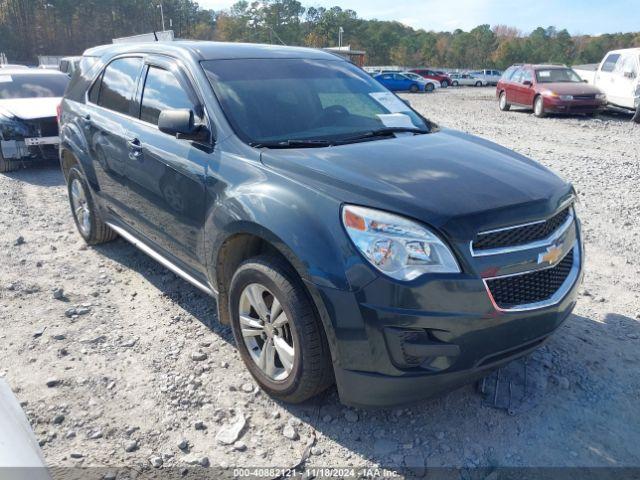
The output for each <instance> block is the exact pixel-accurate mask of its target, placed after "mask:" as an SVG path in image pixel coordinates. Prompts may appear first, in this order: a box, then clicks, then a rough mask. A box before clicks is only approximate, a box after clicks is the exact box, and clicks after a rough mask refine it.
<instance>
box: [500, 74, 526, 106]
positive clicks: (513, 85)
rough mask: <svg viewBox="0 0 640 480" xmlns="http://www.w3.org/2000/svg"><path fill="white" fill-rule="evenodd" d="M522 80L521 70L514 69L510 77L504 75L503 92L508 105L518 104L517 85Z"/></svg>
mask: <svg viewBox="0 0 640 480" xmlns="http://www.w3.org/2000/svg"><path fill="white" fill-rule="evenodd" d="M521 78H522V68H516V69H515V71H514V72H513V73H511V75H509V74H507V75H505V79H504V82H505V91H506V92H507V102H508V103H518V102H517V100H516V99H517V98H518V85H519V82H520V79H521Z"/></svg>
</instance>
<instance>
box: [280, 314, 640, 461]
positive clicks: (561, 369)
mask: <svg viewBox="0 0 640 480" xmlns="http://www.w3.org/2000/svg"><path fill="white" fill-rule="evenodd" d="M638 338H640V322H639V321H637V320H634V319H632V318H630V317H626V316H624V315H619V314H614V313H610V314H607V315H606V316H605V318H604V321H602V322H601V321H597V320H594V319H591V318H588V317H585V316H580V315H571V317H570V318H569V319H568V320H567V322H566V323H565V324H564V325H563V326H562V327H561V328H560V329H559V330H558V331H557V332H556V333H555V334H554V335H553V336H552V337H551V339H550V340H549V342H548V343H547V344H546V345H544V346H543V347H541V348H539V349H538V350H536V351H535V352H533V353H532V354H530V355H529V356H528V357H526V358H522V359H518V360H515V361H513V362H511V363H509V364H507V365H505V366H504V367H502V368H501V369H500V370H499V371H494V372H491V373H489V374H488V375H487V377H486V378H485V381H484V385H483V384H482V382H477V383H476V384H473V385H467V386H464V387H462V388H459V389H457V390H454V391H452V392H449V393H447V394H445V395H442V396H439V397H435V398H432V399H428V400H425V401H423V402H420V403H417V404H413V405H409V406H405V407H398V408H387V409H351V408H346V407H344V406H342V405H340V403H339V401H338V395H337V392H336V390H335V388H332V389H330V390H328V391H327V392H325V393H324V394H322V395H320V396H319V397H317V398H315V399H312V400H310V401H308V402H307V403H305V404H302V405H293V406H292V405H286V404H282V403H280V402H278V403H279V404H280V405H281V406H282V407H283V408H286V409H287V410H288V411H289V412H290V413H291V414H292V415H293V416H295V417H298V418H300V419H301V420H303V421H305V422H307V423H309V424H310V425H311V426H312V427H313V428H314V429H315V430H316V431H318V432H321V433H322V435H323V436H324V437H328V438H330V439H331V440H333V441H334V442H336V443H338V444H340V445H341V446H342V447H344V448H346V449H348V450H350V451H352V452H354V453H357V454H358V455H361V456H362V457H363V458H365V459H367V460H368V461H370V462H374V463H377V464H379V465H381V466H383V467H388V468H400V469H402V470H404V469H406V468H411V467H415V466H416V465H415V464H416V462H417V463H418V464H421V462H422V461H423V460H424V461H425V462H426V463H427V464H428V465H431V466H444V467H455V468H469V469H472V470H473V469H477V468H478V467H499V466H501V465H507V464H508V465H513V466H518V465H522V466H527V465H530V464H527V463H526V461H524V460H522V459H519V458H518V457H517V456H514V457H513V458H511V457H508V458H505V455H506V454H507V450H509V451H512V450H518V449H522V450H526V449H528V448H530V445H528V444H527V441H526V440H524V441H523V435H522V432H523V431H530V432H532V433H531V434H533V435H538V436H540V437H541V438H542V439H544V440H542V441H543V442H549V443H550V445H554V446H555V447H556V448H558V449H562V448H566V440H567V432H566V431H565V430H563V428H566V429H568V428H569V426H570V428H571V429H573V430H572V432H573V433H572V435H574V436H573V437H572V442H574V443H573V444H572V447H571V450H572V453H571V456H570V457H566V458H565V460H562V461H564V462H566V465H573V466H576V465H577V466H579V465H588V466H594V465H596V466H613V465H618V466H619V465H624V464H625V462H627V464H629V463H628V462H629V458H632V456H633V455H632V453H630V455H629V458H616V449H615V448H614V447H613V445H616V443H617V442H618V441H619V438H620V437H619V435H620V428H622V427H619V428H616V427H613V428H611V430H610V431H605V432H603V431H602V430H601V429H599V428H596V427H594V426H593V424H590V423H588V422H582V420H581V419H583V418H595V417H598V416H599V417H601V418H600V420H601V421H602V422H608V421H609V422H611V424H613V423H620V421H621V420H620V419H619V418H618V417H619V416H618V415H617V413H616V412H615V410H613V409H611V408H610V405H612V404H617V402H631V401H632V400H633V398H634V388H635V385H636V384H635V383H634V382H629V381H628V371H629V370H628V369H629V368H632V367H633V365H634V363H637V362H638V360H639V358H638V357H639V355H638V354H637V350H635V349H634V347H633V345H637V343H635V344H632V343H630V342H638ZM620 342H626V343H624V345H623V346H624V347H626V348H619V349H618V350H616V347H617V346H618V344H619V343H620ZM612 356H613V357H620V361H615V362H611V361H610V360H611V357H612ZM496 387H497V391H496ZM602 412H610V414H605V415H603V414H602ZM622 422H623V423H624V420H622ZM632 423H634V422H632ZM635 423H636V425H628V426H627V427H626V429H628V431H629V432H633V431H635V432H636V433H635V434H631V433H629V434H630V435H632V436H635V438H633V442H634V444H637V442H640V433H638V432H640V418H639V419H638V421H635ZM480 425H482V428H479V426H480ZM496 432H500V433H499V435H497V434H496V440H495V441H493V440H491V439H488V438H487V435H488V436H489V437H491V434H492V433H496ZM505 439H506V440H505ZM478 446H481V448H478ZM501 450H502V451H501ZM630 451H631V449H630ZM612 459H613V460H612ZM562 461H561V462H562ZM486 473H487V474H488V473H490V472H486Z"/></svg>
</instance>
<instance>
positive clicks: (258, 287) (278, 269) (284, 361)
mask: <svg viewBox="0 0 640 480" xmlns="http://www.w3.org/2000/svg"><path fill="white" fill-rule="evenodd" d="M276 300H277V302H278V303H277V304H276ZM255 305H257V306H258V308H255V307H254V306H255ZM274 305H275V307H274ZM260 311H261V312H260ZM229 314H230V316H231V327H232V329H233V334H234V337H235V339H236V344H237V347H238V351H239V353H240V356H241V357H242V360H243V361H244V364H245V365H246V367H247V369H248V370H249V373H251V375H252V376H253V378H254V379H255V380H256V382H258V384H259V385H260V387H262V389H263V390H264V391H265V392H266V393H267V394H269V395H271V396H272V397H275V398H278V399H280V400H282V401H285V402H289V403H300V402H304V401H305V400H307V399H309V398H311V397H313V396H315V395H317V394H318V393H320V392H322V391H323V390H325V389H326V388H327V387H329V386H330V385H331V384H332V383H333V367H332V363H331V355H330V353H329V345H328V343H327V339H326V336H325V333H324V328H323V326H322V323H321V321H320V319H319V318H318V317H317V314H316V312H315V309H314V308H313V305H312V303H311V300H310V299H309V296H308V294H307V292H306V291H305V289H304V287H303V285H302V282H301V281H300V280H299V279H298V278H297V276H296V274H295V272H294V271H293V270H292V269H291V267H290V266H289V264H288V263H287V262H286V261H284V260H282V259H280V258H279V257H275V256H271V255H261V256H258V257H255V258H251V259H249V260H246V261H245V262H243V263H242V264H241V265H240V267H238V269H237V270H236V272H235V273H234V275H233V278H232V279H231V284H230V287H229ZM241 316H242V319H243V321H242V324H241ZM283 342H285V343H283Z"/></svg>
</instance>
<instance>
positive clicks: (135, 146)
mask: <svg viewBox="0 0 640 480" xmlns="http://www.w3.org/2000/svg"><path fill="white" fill-rule="evenodd" d="M127 147H129V158H130V159H131V160H139V159H141V158H142V144H141V143H140V139H138V138H131V139H129V140H127Z"/></svg>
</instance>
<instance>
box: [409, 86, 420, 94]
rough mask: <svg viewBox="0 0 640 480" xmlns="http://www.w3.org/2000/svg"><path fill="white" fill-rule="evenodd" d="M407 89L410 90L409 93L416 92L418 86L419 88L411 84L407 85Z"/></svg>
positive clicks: (418, 89)
mask: <svg viewBox="0 0 640 480" xmlns="http://www.w3.org/2000/svg"><path fill="white" fill-rule="evenodd" d="M409 91H410V92H411V93H418V92H419V91H420V88H419V87H418V86H417V85H411V86H410V87H409Z"/></svg>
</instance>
